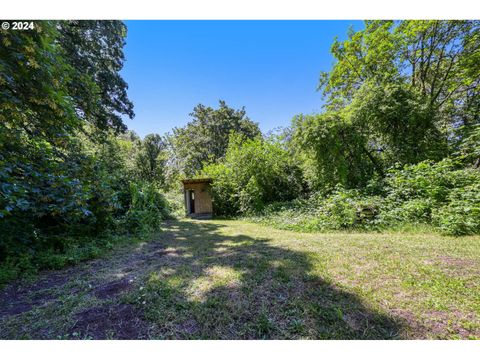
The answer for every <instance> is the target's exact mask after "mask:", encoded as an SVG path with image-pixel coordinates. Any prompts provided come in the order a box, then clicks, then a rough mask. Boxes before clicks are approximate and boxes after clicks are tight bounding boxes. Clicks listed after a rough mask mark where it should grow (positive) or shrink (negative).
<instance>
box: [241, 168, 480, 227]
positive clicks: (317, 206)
mask: <svg viewBox="0 0 480 360" xmlns="http://www.w3.org/2000/svg"><path fill="white" fill-rule="evenodd" d="M381 183H382V184H383V185H382V188H381V189H380V188H379V184H380V182H377V183H376V184H373V185H372V186H373V188H374V190H375V192H377V194H378V195H372V192H371V191H370V190H371V189H369V188H368V187H367V188H366V189H363V191H360V190H352V189H350V190H346V189H343V188H341V187H338V186H337V188H336V189H335V190H334V191H333V192H331V193H330V194H325V193H315V194H313V195H311V196H310V198H309V199H305V200H295V201H292V202H287V203H276V204H271V205H269V206H267V207H266V208H265V209H264V210H263V211H262V212H260V213H257V214H256V215H255V216H252V217H250V219H252V220H254V221H257V222H261V223H265V224H269V225H273V226H275V227H279V228H284V229H290V230H297V231H325V230H346V229H370V230H372V229H373V230H388V229H392V228H405V227H409V226H410V225H414V226H419V225H426V226H433V227H435V228H436V229H438V230H439V231H441V232H442V233H444V234H449V235H466V234H478V233H480V172H479V171H478V170H477V169H474V168H466V169H464V168H461V167H459V165H458V164H457V163H456V162H454V161H452V160H450V159H446V160H443V161H440V162H438V163H433V162H427V161H426V162H421V163H419V164H416V165H406V166H404V167H402V168H398V169H392V170H391V171H390V172H389V174H388V176H387V178H386V179H385V181H383V182H381Z"/></svg>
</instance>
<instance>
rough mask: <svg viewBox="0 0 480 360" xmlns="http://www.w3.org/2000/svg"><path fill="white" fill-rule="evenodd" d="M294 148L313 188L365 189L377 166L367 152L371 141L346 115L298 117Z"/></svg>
mask: <svg viewBox="0 0 480 360" xmlns="http://www.w3.org/2000/svg"><path fill="white" fill-rule="evenodd" d="M292 127H293V130H294V132H293V137H292V144H291V145H292V147H293V148H294V149H295V152H296V154H297V157H298V158H299V159H301V160H303V161H302V168H303V171H304V174H305V178H306V180H307V181H308V183H309V185H310V188H312V189H314V190H331V189H332V188H334V187H335V186H336V184H341V185H343V186H345V187H357V186H362V185H363V186H364V185H366V183H367V181H368V179H369V178H371V177H372V176H373V174H374V172H375V166H377V162H376V161H375V160H374V161H372V160H371V159H372V157H373V156H374V155H372V154H371V151H370V150H369V149H367V146H368V144H367V141H368V138H367V137H366V136H365V135H364V134H363V133H362V132H360V131H358V129H356V127H355V125H354V124H352V123H351V122H350V121H349V120H348V119H346V118H345V116H344V114H343V113H325V114H320V115H311V116H308V115H307V116H303V115H300V116H297V117H295V118H294V120H293V125H292Z"/></svg>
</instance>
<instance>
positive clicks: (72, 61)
mask: <svg viewBox="0 0 480 360" xmlns="http://www.w3.org/2000/svg"><path fill="white" fill-rule="evenodd" d="M125 35H126V28H125V25H124V24H123V23H122V22H120V21H37V22H35V27H34V29H33V30H25V31H5V30H0V99H1V101H0V232H1V233H2V236H1V237H0V267H2V269H3V270H5V274H6V275H5V276H6V278H11V277H13V276H16V275H18V274H20V273H26V272H32V271H35V270H37V269H44V268H60V267H62V266H65V265H68V264H70V263H71V261H77V260H76V259H87V258H90V257H94V256H97V255H98V254H99V253H100V252H101V250H100V249H102V248H105V247H107V245H106V244H103V240H102V237H109V236H110V237H111V236H112V233H115V232H117V233H123V232H125V231H126V226H128V231H129V232H138V231H142V230H144V229H147V228H152V227H155V226H158V223H159V221H160V219H162V218H165V217H166V216H168V206H167V204H166V203H165V200H164V199H163V197H162V195H161V194H159V193H158V189H157V187H158V186H160V185H161V184H162V181H163V180H162V179H163V178H162V175H163V168H162V167H163V160H161V159H162V157H161V156H160V154H159V152H160V151H161V150H162V149H163V148H162V146H163V145H162V143H161V141H159V139H158V135H152V136H148V137H147V138H146V139H145V140H144V141H141V140H140V139H139V138H138V137H137V136H136V135H135V134H133V133H126V134H120V133H121V132H123V131H124V130H125V129H126V127H125V125H124V124H123V121H122V115H126V116H128V117H130V118H132V117H133V115H134V114H133V105H132V103H131V102H130V100H129V99H128V97H127V93H126V89H127V84H126V83H125V81H124V80H123V79H122V78H121V76H120V74H119V71H120V70H121V68H122V66H123V60H124V57H123V46H124V44H125V41H124V38H125ZM137 182H139V183H138V184H136V183H137ZM94 236H95V238H94ZM78 239H89V240H88V241H87V240H85V243H84V244H81V243H80V240H78ZM87 243H88V244H87ZM108 246H111V243H110V245H108ZM70 259H74V260H70ZM2 276H3V275H2Z"/></svg>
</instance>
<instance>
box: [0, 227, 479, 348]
mask: <svg viewBox="0 0 480 360" xmlns="http://www.w3.org/2000/svg"><path fill="white" fill-rule="evenodd" d="M139 254H141V256H140V255H139ZM134 260H135V261H134ZM137 260H138V261H137ZM140 260H141V261H140ZM88 266H89V265H88V264H86V265H84V266H83V268H82V269H86V268H87V267H88ZM95 266H96V267H95V269H96V270H95V271H93V272H89V273H87V274H86V275H85V271H84V272H83V273H82V274H83V275H82V276H73V275H72V276H71V279H70V280H69V282H67V283H66V284H62V285H61V286H60V287H58V288H56V290H55V291H56V293H55V294H56V295H55V296H57V297H58V298H60V299H64V302H58V301H53V302H51V303H49V304H47V305H43V306H35V307H33V308H32V309H31V310H28V311H26V312H22V313H19V314H14V315H11V316H4V317H3V318H0V337H2V338H120V337H122V338H132V337H141V338H153V339H431V338H433V339H457V338H462V339H477V338H480V320H479V319H480V237H478V236H476V237H462V238H453V237H444V236H440V235H435V234H418V233H417V234H413V233H412V234H410V233H403V234H402V233H391V234H377V233H358V234H356V233H333V234H318V233H316V234H314V233H309V234H304V233H296V232H290V231H285V230H277V229H272V228H270V227H267V226H262V225H258V224H253V223H248V222H245V221H230V220H212V221H194V220H181V221H170V222H166V223H165V225H164V231H163V232H161V233H159V234H158V235H156V236H155V237H154V238H153V239H152V240H151V242H150V243H148V244H140V245H138V244H137V245H132V246H131V248H126V249H125V248H124V249H122V251H118V252H113V253H112V255H111V256H109V257H108V258H106V259H103V260H101V261H97V262H95ZM73 273H74V272H73ZM122 277H124V278H129V279H130V280H129V281H130V282H131V283H132V285H131V286H129V287H126V288H125V289H121V290H122V291H119V292H118V293H115V294H114V295H115V296H114V297H107V298H106V299H103V298H100V299H99V298H98V296H97V295H98V291H95V288H98V287H99V286H102V284H104V283H107V284H109V283H110V282H111V281H112V280H118V279H121V278H122ZM79 283H80V284H81V286H80V287H78V286H79ZM72 284H74V285H75V284H76V286H77V288H76V289H77V290H75V292H74V291H72V289H73V288H75V286H74V285H72ZM91 284H94V286H93V290H91V288H92V285H91ZM95 284H96V285H95ZM79 288H80V290H78V289H79ZM36 291H45V290H41V289H40V290H36ZM32 294H33V295H34V292H33V293H32ZM96 294H97V295H96ZM33 295H32V296H33ZM62 304H64V305H62ZM122 306H123V307H122ZM125 306H129V308H125ZM91 309H94V310H95V311H93V310H91ZM102 309H103V310H102ZM105 309H108V311H106V310H105ZM115 311H117V312H118V314H116V315H115ZM107 312H108V315H105V314H104V313H107ZM92 313H94V314H96V315H95V316H96V317H95V316H93V317H92V316H90V315H91V314H92ZM79 314H80V315H79ZM81 314H87V315H89V316H83V317H82V315H81ZM98 314H100V315H98ZM102 314H103V315H102ZM99 316H100V318H99ZM102 316H103V317H102ZM124 317H125V318H124ZM90 318H92V319H90ZM89 321H91V322H92V324H89ZM99 321H100V322H103V323H104V325H103V327H98V326H96V325H95V322H97V323H98V322H99ZM79 323H81V324H82V326H80V327H79V325H78V324H79ZM47 326H48V331H46V330H45V327H47ZM95 326H96V327H95ZM126 328H128V329H130V328H131V329H130V330H132V329H135V330H136V331H137V330H138V332H135V331H133V330H132V331H129V332H128V331H127V332H125V329H126ZM140 328H141V329H140ZM91 329H95V331H92V330H91ZM122 331H123V332H122ZM45 334H46V335H45Z"/></svg>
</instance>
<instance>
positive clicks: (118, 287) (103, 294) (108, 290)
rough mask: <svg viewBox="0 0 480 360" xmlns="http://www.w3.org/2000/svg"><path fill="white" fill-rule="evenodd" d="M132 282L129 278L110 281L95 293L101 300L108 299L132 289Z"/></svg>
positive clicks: (100, 286) (99, 287)
mask: <svg viewBox="0 0 480 360" xmlns="http://www.w3.org/2000/svg"><path fill="white" fill-rule="evenodd" d="M132 282H133V280H132V279H128V278H124V279H120V280H116V281H110V282H108V283H106V284H102V285H99V286H98V287H97V288H96V289H95V291H94V293H95V296H96V297H97V298H99V299H108V298H111V297H114V296H117V295H118V294H120V293H121V292H124V291H127V290H128V289H130V288H131V287H132Z"/></svg>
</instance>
